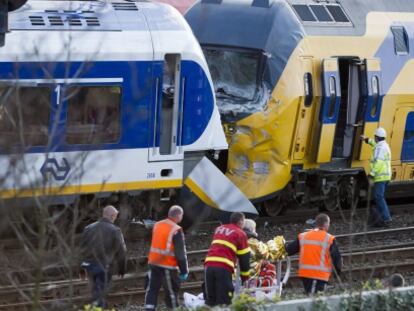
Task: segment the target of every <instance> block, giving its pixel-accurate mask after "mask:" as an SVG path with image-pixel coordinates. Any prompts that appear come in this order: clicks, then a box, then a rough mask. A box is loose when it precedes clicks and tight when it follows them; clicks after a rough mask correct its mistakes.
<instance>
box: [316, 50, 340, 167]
mask: <svg viewBox="0 0 414 311" xmlns="http://www.w3.org/2000/svg"><path fill="white" fill-rule="evenodd" d="M340 102H341V84H340V77H339V69H338V59H337V58H325V59H323V60H322V99H321V107H320V111H319V121H320V132H319V139H318V148H317V152H316V162H318V163H327V162H330V161H331V158H332V149H333V143H334V138H335V130H336V122H337V119H338V113H339V106H340Z"/></svg>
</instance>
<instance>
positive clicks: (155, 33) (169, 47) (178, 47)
mask: <svg viewBox="0 0 414 311" xmlns="http://www.w3.org/2000/svg"><path fill="white" fill-rule="evenodd" d="M0 100H1V102H0V152H1V155H0V180H1V190H0V196H1V198H3V199H10V198H16V197H18V198H25V197H33V196H42V197H48V196H51V197H65V198H67V197H76V196H79V195H82V194H93V195H97V196H98V197H106V196H109V195H112V194H113V193H128V194H129V195H134V194H140V195H142V193H143V192H144V193H150V192H151V191H155V192H156V191H158V193H159V191H160V189H172V188H179V187H181V186H182V185H183V179H184V177H185V173H184V171H185V167H186V165H187V160H188V161H189V162H188V163H190V162H191V163H190V164H189V166H192V165H193V164H194V163H196V162H197V161H195V159H196V160H199V159H200V158H201V157H202V156H203V155H204V154H205V153H206V152H209V151H212V152H216V151H219V150H222V149H226V148H227V143H226V140H225V136H224V132H223V129H222V126H221V122H220V115H219V112H218V110H217V107H216V105H215V97H214V89H213V86H212V80H211V77H210V74H209V71H208V67H207V64H206V61H205V58H204V56H203V53H202V51H201V49H200V47H199V45H198V43H197V41H196V39H195V38H194V36H193V34H192V31H191V29H190V28H189V27H188V25H187V23H186V22H185V20H184V19H183V17H182V16H181V15H180V14H179V13H178V11H176V10H175V9H174V8H172V7H170V6H168V5H164V4H155V3H149V2H130V1H123V0H116V1H35V0H30V1H28V2H27V3H26V4H25V5H24V6H22V7H21V8H20V9H18V10H16V11H14V12H12V13H10V14H9V33H8V34H7V38H6V44H5V46H4V47H2V48H0Z"/></svg>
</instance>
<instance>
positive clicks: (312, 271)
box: [286, 214, 342, 295]
mask: <svg viewBox="0 0 414 311" xmlns="http://www.w3.org/2000/svg"><path fill="white" fill-rule="evenodd" d="M329 225H330V219H329V216H328V215H326V214H319V215H318V216H317V217H316V219H315V229H313V230H309V231H306V232H303V233H301V234H299V236H298V238H297V239H296V240H295V241H293V242H291V243H290V244H287V245H286V251H287V253H288V255H289V256H291V255H294V254H296V253H299V271H298V275H299V277H301V278H302V282H303V286H304V288H305V292H306V293H307V294H308V295H312V294H315V293H316V292H319V291H324V290H325V287H326V284H327V282H328V280H329V277H330V276H331V273H332V266H333V267H335V270H336V272H337V273H338V275H339V274H340V273H341V269H342V258H341V254H340V252H339V249H338V246H337V245H336V242H335V237H334V236H333V235H331V234H329V233H328V230H329Z"/></svg>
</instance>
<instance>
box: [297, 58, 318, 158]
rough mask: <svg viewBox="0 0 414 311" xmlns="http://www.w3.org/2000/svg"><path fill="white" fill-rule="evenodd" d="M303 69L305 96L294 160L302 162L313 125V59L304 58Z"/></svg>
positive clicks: (301, 108)
mask: <svg viewBox="0 0 414 311" xmlns="http://www.w3.org/2000/svg"><path fill="white" fill-rule="evenodd" d="M302 68H303V72H304V75H303V91H304V92H303V96H301V100H300V103H299V111H298V112H299V113H298V120H297V127H296V138H295V148H294V154H293V158H294V159H295V160H302V159H303V158H304V156H305V147H306V144H307V141H308V132H309V131H308V129H309V124H310V123H311V117H312V116H311V109H312V102H313V98H314V97H313V77H314V76H313V58H311V57H304V58H302Z"/></svg>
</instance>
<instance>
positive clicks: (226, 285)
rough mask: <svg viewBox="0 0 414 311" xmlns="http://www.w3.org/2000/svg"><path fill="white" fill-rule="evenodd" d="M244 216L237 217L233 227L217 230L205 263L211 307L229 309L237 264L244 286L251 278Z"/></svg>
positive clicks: (229, 225) (208, 301)
mask: <svg viewBox="0 0 414 311" xmlns="http://www.w3.org/2000/svg"><path fill="white" fill-rule="evenodd" d="M244 219H245V217H244V214H243V213H233V214H231V216H230V224H227V225H222V226H219V227H218V228H216V230H215V232H214V236H213V241H212V243H211V246H210V249H209V250H208V253H207V257H206V259H205V263H204V269H205V270H204V272H205V279H204V282H205V301H206V304H207V305H208V306H216V305H229V304H230V303H231V298H232V296H233V292H234V287H233V274H234V268H235V266H236V263H237V260H238V263H239V265H240V276H241V279H242V281H243V282H245V281H246V280H247V279H248V278H249V269H250V264H249V260H250V248H249V246H248V243H247V235H246V233H245V232H244V231H243V230H242V228H243V225H244Z"/></svg>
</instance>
